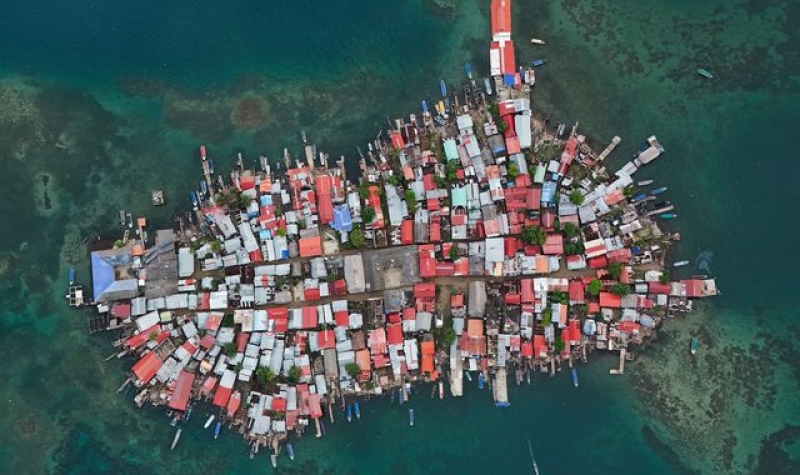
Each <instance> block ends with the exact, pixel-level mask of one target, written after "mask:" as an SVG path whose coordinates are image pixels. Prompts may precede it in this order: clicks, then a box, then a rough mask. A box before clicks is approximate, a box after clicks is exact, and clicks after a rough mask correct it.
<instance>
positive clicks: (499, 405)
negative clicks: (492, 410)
mask: <svg viewBox="0 0 800 475" xmlns="http://www.w3.org/2000/svg"><path fill="white" fill-rule="evenodd" d="M509 406H511V403H510V402H499V401H495V402H494V407H509Z"/></svg>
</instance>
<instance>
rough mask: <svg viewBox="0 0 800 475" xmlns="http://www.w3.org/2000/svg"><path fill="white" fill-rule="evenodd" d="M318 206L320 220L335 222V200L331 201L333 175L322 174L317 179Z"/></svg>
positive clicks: (325, 222) (326, 222)
mask: <svg viewBox="0 0 800 475" xmlns="http://www.w3.org/2000/svg"><path fill="white" fill-rule="evenodd" d="M316 190H317V206H318V212H319V220H320V222H322V223H324V224H328V223H332V222H333V202H332V201H331V177H330V175H320V176H318V177H317V179H316Z"/></svg>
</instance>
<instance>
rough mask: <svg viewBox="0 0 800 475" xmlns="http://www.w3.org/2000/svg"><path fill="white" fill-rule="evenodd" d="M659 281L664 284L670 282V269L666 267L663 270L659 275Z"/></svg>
mask: <svg viewBox="0 0 800 475" xmlns="http://www.w3.org/2000/svg"><path fill="white" fill-rule="evenodd" d="M658 281H659V282H661V283H662V284H666V283H668V282H669V271H668V270H666V269H665V270H663V271H661V275H660V276H659V277H658Z"/></svg>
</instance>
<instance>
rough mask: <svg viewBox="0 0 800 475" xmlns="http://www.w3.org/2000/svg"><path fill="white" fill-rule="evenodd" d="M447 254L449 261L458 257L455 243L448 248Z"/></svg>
mask: <svg viewBox="0 0 800 475" xmlns="http://www.w3.org/2000/svg"><path fill="white" fill-rule="evenodd" d="M449 256H450V260H451V261H454V260H456V259H458V246H457V245H456V244H455V243H454V244H453V246H452V247H451V248H450V252H449Z"/></svg>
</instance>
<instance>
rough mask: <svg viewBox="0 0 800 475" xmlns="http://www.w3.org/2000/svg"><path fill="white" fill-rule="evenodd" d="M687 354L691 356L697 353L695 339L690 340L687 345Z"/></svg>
mask: <svg viewBox="0 0 800 475" xmlns="http://www.w3.org/2000/svg"><path fill="white" fill-rule="evenodd" d="M689 352H690V353H691V354H695V353H697V338H692V341H691V342H690V343H689Z"/></svg>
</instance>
